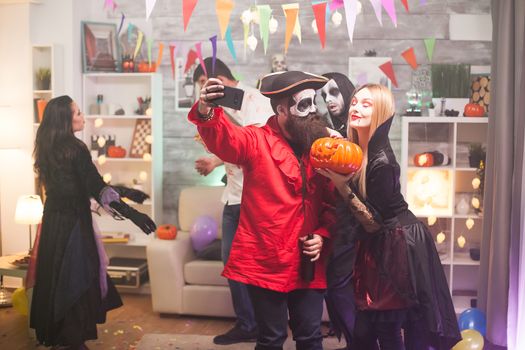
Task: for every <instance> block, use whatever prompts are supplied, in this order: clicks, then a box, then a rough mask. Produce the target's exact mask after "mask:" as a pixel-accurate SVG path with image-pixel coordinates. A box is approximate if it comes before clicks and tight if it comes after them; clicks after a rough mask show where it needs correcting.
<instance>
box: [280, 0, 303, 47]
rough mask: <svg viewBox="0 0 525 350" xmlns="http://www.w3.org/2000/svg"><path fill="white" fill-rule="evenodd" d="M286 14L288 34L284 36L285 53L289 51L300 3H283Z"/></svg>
mask: <svg viewBox="0 0 525 350" xmlns="http://www.w3.org/2000/svg"><path fill="white" fill-rule="evenodd" d="M282 7H283V11H284V14H285V16H286V34H285V37H284V53H286V52H288V45H290V40H292V34H293V30H294V28H295V22H297V15H298V14H299V4H297V3H295V4H286V5H282Z"/></svg>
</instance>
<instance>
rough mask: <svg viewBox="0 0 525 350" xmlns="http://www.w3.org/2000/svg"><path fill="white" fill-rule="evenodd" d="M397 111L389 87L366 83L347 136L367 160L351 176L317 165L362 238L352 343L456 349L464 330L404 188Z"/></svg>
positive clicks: (352, 110) (349, 224)
mask: <svg viewBox="0 0 525 350" xmlns="http://www.w3.org/2000/svg"><path fill="white" fill-rule="evenodd" d="M394 112H395V108H394V97H393V96H392V93H391V92H390V90H388V88H386V87H384V86H382V85H377V84H367V85H364V86H362V87H361V88H359V89H358V90H357V91H356V92H355V94H354V96H353V98H352V101H351V105H350V110H349V116H348V118H349V120H348V136H349V139H350V140H351V141H353V142H355V143H358V144H359V145H360V146H361V148H362V149H363V154H364V157H363V164H362V167H361V169H360V170H359V171H358V172H357V173H356V174H353V175H348V176H345V175H341V174H338V173H335V172H333V171H330V170H326V169H319V170H318V171H319V172H320V173H321V174H323V175H325V176H327V177H329V178H330V179H331V180H332V181H333V182H334V185H335V187H336V188H337V190H338V192H339V193H340V194H341V197H342V198H343V200H344V203H345V207H346V209H347V210H346V213H343V214H342V215H344V217H343V216H342V217H341V219H342V220H345V222H346V225H347V230H349V231H350V232H354V234H355V235H356V237H357V238H358V242H357V255H356V262H355V266H354V277H353V282H354V291H355V301H356V305H357V309H358V312H357V316H356V323H355V328H354V338H353V340H354V342H353V344H351V347H350V348H352V349H359V350H368V349H377V348H378V347H377V341H379V348H380V349H382V350H384V349H395V350H401V349H405V345H406V348H407V349H411V350H426V349H430V348H431V347H433V348H434V349H440V350H445V349H450V348H452V346H454V344H455V343H456V342H458V341H459V340H461V335H460V333H459V329H458V324H457V321H456V315H455V311H454V307H453V304H452V298H451V296H450V292H449V289H448V285H447V280H446V277H445V273H444V271H443V267H442V266H441V262H440V260H439V256H438V254H437V251H436V248H435V245H434V242H433V239H432V236H431V234H430V232H429V230H428V228H427V227H426V226H425V225H424V224H423V223H422V222H420V221H419V220H418V219H417V218H416V217H415V216H414V215H413V214H412V212H410V210H408V205H407V203H406V202H405V200H404V198H403V196H402V194H401V192H400V182H399V176H400V169H399V164H398V163H397V161H396V159H395V156H394V152H393V151H392V148H391V146H390V141H389V139H388V132H389V130H390V126H391V123H392V120H393V115H394ZM349 214H351V215H349ZM340 215H341V214H340ZM402 327H403V328H405V337H404V339H405V341H404V343H405V344H403V340H402V337H401V328H402Z"/></svg>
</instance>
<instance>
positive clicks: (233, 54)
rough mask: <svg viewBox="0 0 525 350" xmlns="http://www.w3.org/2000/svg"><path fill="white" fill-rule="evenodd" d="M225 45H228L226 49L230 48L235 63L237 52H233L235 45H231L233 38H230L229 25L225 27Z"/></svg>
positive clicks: (230, 30)
mask: <svg viewBox="0 0 525 350" xmlns="http://www.w3.org/2000/svg"><path fill="white" fill-rule="evenodd" d="M225 38H226V45H228V50H230V54H231V55H232V57H233V60H234V61H235V63H237V52H235V46H234V45H233V39H232V29H231V26H228V29H226V34H225Z"/></svg>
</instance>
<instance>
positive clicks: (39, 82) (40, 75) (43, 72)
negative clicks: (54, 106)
mask: <svg viewBox="0 0 525 350" xmlns="http://www.w3.org/2000/svg"><path fill="white" fill-rule="evenodd" d="M50 86H51V69H49V68H39V69H38V70H37V71H36V87H37V89H38V90H49V88H50Z"/></svg>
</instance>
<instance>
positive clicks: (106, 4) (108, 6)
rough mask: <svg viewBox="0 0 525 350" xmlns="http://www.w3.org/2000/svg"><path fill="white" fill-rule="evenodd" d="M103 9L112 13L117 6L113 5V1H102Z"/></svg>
mask: <svg viewBox="0 0 525 350" xmlns="http://www.w3.org/2000/svg"><path fill="white" fill-rule="evenodd" d="M104 8H105V9H108V10H112V11H114V10H115V9H116V8H117V4H115V1H113V0H105V1H104Z"/></svg>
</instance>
